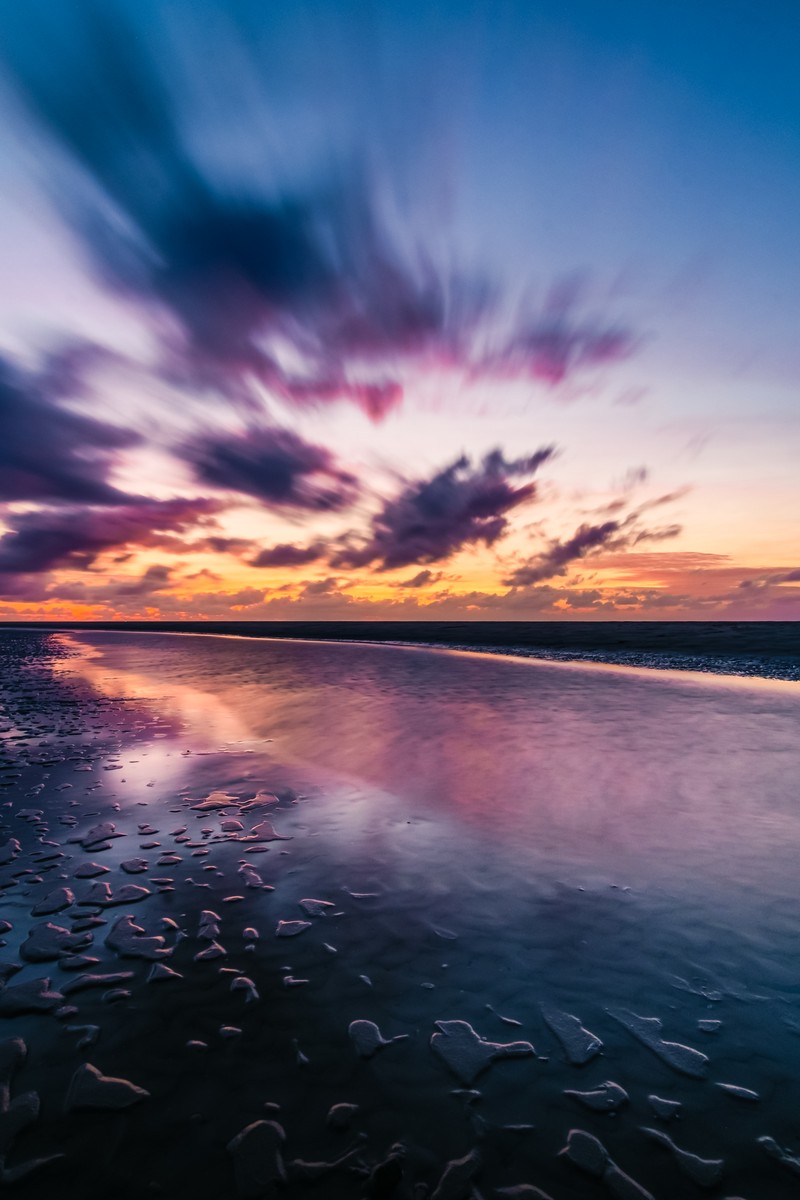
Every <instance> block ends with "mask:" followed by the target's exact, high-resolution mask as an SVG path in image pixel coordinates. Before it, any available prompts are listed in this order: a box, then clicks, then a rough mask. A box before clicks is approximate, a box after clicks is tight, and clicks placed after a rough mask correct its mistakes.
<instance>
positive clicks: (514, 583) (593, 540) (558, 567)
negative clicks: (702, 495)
mask: <svg viewBox="0 0 800 1200" xmlns="http://www.w3.org/2000/svg"><path fill="white" fill-rule="evenodd" d="M650 507H653V506H652V505H644V506H642V507H641V508H640V509H639V510H638V511H637V512H634V513H631V514H629V515H628V516H627V517H626V518H625V519H624V520H621V521H605V522H603V524H602V525H581V526H579V528H578V529H577V530H576V531H575V533H574V534H573V535H572V537H571V538H567V539H566V541H563V542H560V541H553V542H551V543H550V545H549V546H548V548H547V549H546V550H544V551H542V552H541V553H540V554H537V555H535V556H534V557H533V558H531V559H529V560H528V562H526V563H523V564H522V566H519V567H517V568H515V570H513V571H512V572H511V574H510V575H509V576H508V577H507V578H506V579H504V580H503V584H504V585H505V586H506V587H513V588H524V587H531V586H532V585H533V584H536V583H541V582H542V581H543V580H545V579H552V578H554V576H557V575H565V574H566V573H567V568H568V567H569V566H570V564H571V563H573V562H575V561H576V560H577V559H581V558H585V557H586V556H587V555H591V554H593V553H594V552H595V551H598V550H603V549H605V550H623V549H626V548H627V547H628V546H638V545H639V544H640V543H641V542H647V541H664V540H666V539H667V538H673V537H677V536H678V534H679V533H680V532H681V526H680V525H668V526H665V527H663V528H660V529H642V528H641V527H640V526H638V525H637V524H636V521H637V520H638V517H639V513H640V512H641V511H643V510H644V509H645V508H650Z"/></svg>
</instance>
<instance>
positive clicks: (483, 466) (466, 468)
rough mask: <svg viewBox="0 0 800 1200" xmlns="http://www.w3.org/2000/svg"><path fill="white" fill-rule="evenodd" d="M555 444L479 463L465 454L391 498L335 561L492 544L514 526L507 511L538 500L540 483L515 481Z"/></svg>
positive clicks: (391, 558)
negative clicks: (522, 455) (519, 455)
mask: <svg viewBox="0 0 800 1200" xmlns="http://www.w3.org/2000/svg"><path fill="white" fill-rule="evenodd" d="M554 453H555V451H554V449H553V448H552V447H547V448H545V449H542V450H539V451H537V452H536V453H535V454H533V455H530V456H529V457H527V458H520V459H516V460H513V461H507V460H506V459H505V458H504V457H503V455H502V453H501V452H500V451H499V450H493V451H492V452H491V453H490V454H487V455H486V457H485V458H484V459H483V460H482V462H480V463H479V464H478V465H477V466H474V467H473V466H472V464H471V462H470V460H469V458H467V457H466V455H463V456H462V457H461V458H458V459H456V461H455V462H454V463H452V464H451V465H450V466H449V467H445V469H444V470H443V471H438V472H437V473H436V474H435V475H434V476H433V477H432V478H431V479H423V480H415V481H413V482H409V483H407V484H406V485H405V487H403V489H402V490H401V492H400V494H399V495H398V496H395V497H393V498H392V499H389V500H386V501H385V502H384V504H383V506H382V508H381V509H380V511H379V512H377V513H376V514H375V516H374V517H373V518H372V527H371V529H370V532H369V536H368V537H367V538H366V539H365V540H358V539H357V538H355V537H354V536H351V537H350V538H349V539H347V540H346V542H345V544H343V545H342V546H341V547H340V549H339V550H338V551H336V552H335V553H334V554H333V555H332V556H331V559H330V563H331V566H333V567H334V568H339V567H344V568H348V567H364V566H369V565H374V567H375V569H377V570H379V571H391V570H394V568H396V567H407V566H410V565H412V564H416V563H419V564H420V565H424V564H426V563H435V562H441V561H443V560H445V559H447V558H449V557H450V556H451V555H453V554H455V553H456V552H457V551H458V550H461V549H462V548H463V547H464V546H467V545H470V544H474V543H477V542H481V543H483V544H484V545H485V546H492V545H494V543H495V542H496V541H497V540H498V539H499V538H501V537H502V536H503V534H504V533H505V532H506V529H507V528H508V520H507V518H506V513H508V512H510V511H511V510H512V509H514V508H517V507H518V506H519V505H521V504H524V503H526V502H527V501H529V500H532V499H533V497H534V496H535V494H536V485H535V484H534V483H532V482H528V483H523V484H520V485H518V486H515V485H513V484H512V483H511V482H510V480H511V479H512V478H513V477H515V476H522V477H524V476H526V475H527V476H530V475H533V474H535V472H536V471H537V470H538V469H539V467H540V466H541V465H542V464H543V463H545V462H547V461H548V460H549V459H550V458H552V456H553V454H554Z"/></svg>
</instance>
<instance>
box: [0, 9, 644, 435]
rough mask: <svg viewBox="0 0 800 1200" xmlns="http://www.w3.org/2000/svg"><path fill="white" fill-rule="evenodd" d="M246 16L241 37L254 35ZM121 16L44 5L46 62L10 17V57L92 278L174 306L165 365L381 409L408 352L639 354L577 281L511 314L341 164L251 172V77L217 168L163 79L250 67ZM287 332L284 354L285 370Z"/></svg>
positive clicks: (196, 384)
mask: <svg viewBox="0 0 800 1200" xmlns="http://www.w3.org/2000/svg"><path fill="white" fill-rule="evenodd" d="M62 8H64V11H63V12H62V11H61V9H62ZM228 15H229V18H230V21H231V24H232V27H233V28H234V29H235V22H236V17H234V16H233V15H231V14H228ZM239 19H240V20H241V21H242V27H241V29H240V30H239V31H238V35H239V36H241V41H242V43H243V44H244V43H247V44H248V45H251V46H252V45H255V44H256V40H254V38H253V29H252V28H251V27H249V26H248V25H247V23H246V22H244V19H243V18H239ZM128 20H130V21H131V24H130V26H129V24H128ZM128 20H126V18H125V15H124V12H123V10H122V9H121V8H120V7H116V6H113V5H111V4H108V5H105V4H91V5H90V4H84V5H80V6H77V7H76V6H74V5H68V6H58V5H56V6H55V7H52V6H51V7H50V8H49V9H48V32H49V34H50V37H51V38H52V41H53V44H57V45H58V46H59V56H58V61H56V62H54V61H53V58H52V56H51V55H48V54H45V53H43V52H42V48H41V45H40V41H39V39H38V37H36V36H34V34H33V32H32V31H33V30H34V29H35V28H36V23H35V22H33V23H31V21H30V19H25V18H20V19H15V17H14V14H13V13H11V14H10V16H9V18H8V19H7V20H6V22H5V25H6V28H5V30H4V37H3V54H4V57H5V59H6V63H7V67H8V73H9V76H10V78H11V79H12V81H13V82H14V83H15V85H16V89H17V92H18V94H19V96H20V98H21V99H22V101H23V102H24V104H25V105H26V107H27V110H28V111H29V113H30V114H31V115H32V116H33V117H34V119H35V121H36V122H37V123H38V124H39V126H40V127H42V128H44V129H45V130H46V131H47V133H48V135H49V137H50V139H51V140H52V141H53V142H54V143H55V146H56V148H57V153H56V154H55V155H54V156H53V158H52V161H51V163H50V164H49V165H50V167H51V175H52V177H53V178H54V179H55V180H56V183H55V185H54V191H56V193H57V198H58V207H59V210H60V211H61V212H66V213H68V214H69V219H70V221H71V225H72V228H73V231H74V232H75V234H76V235H77V237H78V239H79V241H80V245H81V247H82V249H83V251H84V253H85V254H86V256H87V258H88V259H89V261H90V263H92V264H93V266H94V268H95V271H96V273H97V274H98V275H99V277H100V278H101V280H102V281H103V282H104V283H105V284H107V285H108V286H110V287H112V288H114V289H116V290H117V291H121V292H122V293H124V294H125V296H126V297H127V298H133V299H135V300H136V301H138V302H139V303H141V304H143V305H145V306H147V307H148V308H149V309H150V310H151V314H157V315H160V316H162V317H163V316H166V317H167V318H168V320H167V321H166V322H164V323H163V334H164V336H163V350H164V364H163V370H165V371H166V372H168V374H169V375H170V377H171V378H172V379H174V380H177V381H180V382H183V383H184V384H185V385H186V386H187V387H191V388H192V389H193V390H195V391H197V390H198V389H202V388H203V387H211V388H214V389H216V390H219V391H221V392H222V393H223V394H225V395H226V396H228V397H229V398H231V399H236V400H237V401H239V402H243V403H247V404H250V405H251V406H254V407H260V405H261V391H262V390H263V387H265V386H266V387H267V388H268V389H270V390H272V391H273V392H275V393H277V394H278V395H279V396H281V397H282V398H283V399H285V400H287V401H290V402H294V403H297V404H308V403H319V402H325V401H329V400H335V399H340V398H345V399H349V400H350V401H352V402H354V403H356V404H358V405H359V406H360V407H361V408H362V409H363V410H364V411H365V412H367V413H368V414H369V415H370V416H372V417H374V418H379V417H381V416H383V415H385V413H386V412H388V411H389V410H390V409H391V408H392V407H393V406H394V405H396V404H397V403H398V402H399V400H400V398H401V396H402V384H401V378H402V367H403V364H404V363H407V362H408V361H409V360H414V359H424V360H425V361H431V360H435V361H437V362H440V363H441V362H446V363H451V364H455V365H457V366H459V367H462V368H465V369H467V370H468V371H471V372H473V373H476V374H486V373H489V374H494V373H497V372H500V373H506V374H509V373H510V374H517V375H523V376H528V377H533V378H536V379H538V380H540V381H542V382H544V383H545V384H547V385H550V386H557V385H559V384H561V383H563V382H564V381H565V380H566V379H568V378H570V377H572V376H573V375H575V374H577V373H580V372H582V371H584V370H586V369H591V368H595V367H597V366H600V365H603V364H605V363H608V362H611V361H613V360H617V359H620V358H624V357H625V356H627V355H628V354H629V353H630V352H631V350H632V349H633V347H634V344H635V339H634V337H633V336H632V334H631V333H630V332H629V331H628V330H627V329H626V328H625V327H623V326H622V325H620V324H618V323H615V322H608V321H606V320H605V319H599V318H589V317H587V316H582V315H581V312H582V302H581V299H580V296H579V295H578V291H577V289H576V288H575V287H574V286H573V285H572V284H569V283H568V284H566V285H563V284H562V285H561V286H559V287H558V288H557V289H555V291H554V293H553V294H552V295H551V296H550V297H549V298H548V299H547V301H546V303H545V305H544V307H543V308H540V309H539V311H535V312H533V313H531V312H530V311H525V310H522V311H520V312H518V313H517V315H516V317H515V318H514V320H513V321H512V325H511V328H508V326H507V322H506V314H507V312H508V297H507V296H501V295H500V294H499V290H498V289H497V288H496V287H494V286H492V285H491V284H490V283H489V282H487V281H486V280H483V279H474V278H466V277H465V276H464V274H463V273H460V272H458V270H448V271H444V270H442V269H441V268H437V267H436V266H435V265H434V261H433V257H432V256H431V255H430V254H427V253H426V252H425V251H424V249H419V248H414V249H410V248H408V247H405V246H401V245H400V243H399V240H398V239H397V238H396V237H394V236H392V235H391V234H390V233H389V231H388V221H387V220H386V219H384V217H383V215H382V213H381V211H380V205H379V203H378V202H377V199H376V196H375V195H374V194H373V193H372V191H371V189H370V187H369V185H368V183H367V177H366V175H365V174H364V173H363V172H362V171H360V170H354V169H353V168H352V166H351V167H350V168H349V170H348V169H342V170H340V171H339V172H338V174H337V175H336V182H335V183H334V184H329V185H327V186H323V185H320V186H317V187H316V188H307V189H306V190H305V191H304V192H299V191H294V192H292V191H290V190H287V189H286V188H283V189H281V188H278V187H276V185H275V180H274V179H270V178H269V176H268V174H267V173H266V171H265V172H264V173H263V174H262V173H261V172H260V171H259V172H254V171H253V169H252V163H253V162H254V161H263V162H264V163H268V161H269V156H268V152H267V148H266V145H265V136H264V124H265V123H264V119H263V111H262V107H261V104H262V103H263V101H264V98H263V97H259V96H258V88H257V87H256V88H255V89H254V91H253V93H252V95H251V107H248V105H247V104H243V105H242V106H241V110H240V111H239V112H238V113H237V127H236V131H235V134H234V133H233V132H232V133H231V136H230V137H229V138H228V139H227V143H226V146H225V154H224V155H222V156H220V158H221V160H223V162H224V166H223V165H222V162H220V161H218V162H216V163H215V161H214V159H213V157H212V156H211V155H209V154H203V153H202V151H201V149H200V148H199V146H200V139H198V138H197V136H196V130H194V129H193V128H192V126H191V122H190V121H187V119H186V113H185V112H184V111H183V110H182V109H181V108H180V101H179V100H178V99H177V98H176V92H175V89H174V87H173V81H174V80H175V79H181V80H182V82H183V90H184V91H187V90H188V91H189V92H190V93H191V90H192V88H193V87H194V88H196V89H197V94H205V92H206V91H207V86H208V84H207V72H208V59H209V56H210V55H213V56H214V70H215V78H216V79H217V81H218V83H219V84H222V85H223V90H224V83H225V80H226V79H227V80H229V81H230V86H231V90H232V91H235V90H236V88H237V86H238V83H239V79H240V76H241V70H242V62H241V60H240V59H239V58H238V57H233V56H231V57H230V58H228V57H226V53H227V54H230V50H229V49H228V47H229V45H230V44H231V43H229V42H227V41H226V40H225V39H222V40H221V41H219V42H218V43H216V44H214V45H211V44H210V43H209V40H208V38H207V37H203V35H202V33H198V29H197V27H196V26H195V25H194V24H193V23H192V21H191V20H188V21H187V23H186V24H185V25H183V24H181V23H180V21H179V22H177V23H176V26H175V29H174V31H173V34H174V36H173V37H172V38H170V39H164V38H162V39H161V40H158V37H157V34H156V32H155V29H156V28H157V27H156V26H154V25H151V27H150V28H149V29H148V31H147V32H148V34H149V36H146V35H143V31H142V29H141V27H140V26H139V25H138V24H136V18H135V16H134V17H133V18H132V19H131V18H128ZM259 28H260V31H261V34H260V35H263V34H264V33H265V28H264V27H260V26H259ZM234 40H235V39H234ZM176 47H177V49H176ZM257 65H258V66H259V67H260V66H261V65H262V64H257ZM65 161H68V162H69V163H70V169H69V170H68V171H67V170H65V167H64V163H65ZM76 168H77V169H76ZM245 176H246V177H247V179H248V184H247V187H246V188H245V186H244V185H243V184H242V183H241V182H238V181H239V180H241V179H242V178H244V177H245ZM78 180H80V182H78ZM151 327H153V323H151ZM167 330H168V331H169V332H167ZM479 335H480V336H479ZM279 345H280V346H283V347H284V348H285V347H286V346H289V347H290V348H291V349H292V351H293V354H292V356H291V358H292V361H293V362H294V363H295V364H296V365H295V366H294V367H293V368H292V369H291V370H290V369H288V368H287V367H286V365H285V361H286V360H285V357H283V358H282V356H281V355H280V353H279V352H278V346H279ZM479 345H480V346H482V347H484V349H483V350H481V351H477V350H476V349H475V347H476V346H479ZM486 346H491V347H492V349H491V351H489V352H486V350H485V347H486Z"/></svg>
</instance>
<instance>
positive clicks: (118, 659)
mask: <svg viewBox="0 0 800 1200" xmlns="http://www.w3.org/2000/svg"><path fill="white" fill-rule="evenodd" d="M495 649H496V648H495ZM0 655H2V684H1V685H0V698H2V704H3V709H2V720H1V721H0V742H1V743H2V758H0V804H2V808H0V891H1V893H2V902H1V903H2V908H1V909H0V920H1V921H2V925H1V926H0V928H2V929H3V932H2V935H1V936H2V941H3V942H4V944H3V945H2V947H0V979H2V981H3V987H2V989H0V1016H2V1023H3V1029H2V1041H3V1050H2V1055H0V1061H1V1062H2V1066H3V1071H4V1075H3V1076H2V1077H0V1109H2V1111H0V1158H2V1162H3V1172H4V1175H3V1178H4V1181H5V1182H6V1183H7V1184H8V1185H9V1186H11V1185H13V1187H14V1194H16V1195H19V1196H20V1197H23V1198H26V1200H27V1198H29V1197H30V1198H35V1197H39V1196H43V1195H58V1196H59V1197H63V1198H64V1200H73V1198H74V1200H78V1197H81V1198H82V1200H93V1198H94V1197H98V1198H99V1197H100V1196H108V1195H113V1196H115V1197H117V1196H119V1197H127V1196H130V1197H134V1196H136V1197H139V1196H142V1195H147V1194H154V1195H165V1196H166V1195H169V1196H172V1197H184V1196H185V1197H187V1198H188V1197H192V1198H195V1200H205V1198H206V1197H208V1200H212V1197H213V1198H216V1197H219V1196H222V1195H232V1196H233V1195H242V1196H268V1195H272V1194H285V1195H286V1196H287V1197H290V1198H291V1197H293V1196H298V1197H303V1196H306V1195H309V1196H313V1195H318V1196H323V1197H331V1198H332V1200H338V1198H339V1197H342V1198H346V1197H359V1196H376V1197H384V1196H385V1197H390V1196H397V1197H409V1198H413V1200H422V1198H423V1197H425V1196H429V1197H431V1198H432V1200H460V1198H461V1197H464V1198H465V1200H468V1198H469V1197H483V1198H488V1197H494V1196H502V1195H509V1196H519V1197H525V1196H529V1197H535V1196H540V1197H541V1196H545V1197H551V1200H566V1198H568V1197H569V1198H572V1197H574V1198H576V1200H583V1198H584V1197H585V1198H586V1200H591V1198H592V1197H602V1196H622V1197H627V1196H632V1197H635V1196H639V1197H646V1196H648V1195H649V1196H652V1197H654V1198H655V1200H660V1198H664V1200H667V1198H671V1197H677V1196H682V1195H695V1194H699V1192H698V1188H703V1189H704V1190H705V1191H706V1193H707V1194H708V1195H711V1196H718V1197H723V1198H724V1197H740V1196H741V1197H743V1198H745V1200H781V1198H783V1197H789V1196H791V1195H793V1194H794V1190H795V1189H796V1187H797V1177H798V1173H799V1172H800V1133H799V1132H798V1127H797V1121H796V1116H795V1114H796V1112H797V1107H798V1100H800V1085H798V1082H797V1081H798V1079H800V1009H798V985H797V980H798V978H799V977H800V974H799V969H800V952H799V951H798V948H797V928H798V912H797V894H796V864H797V861H798V849H799V848H800V811H798V803H797V801H798V797H797V785H796V781H797V779H798V777H800V771H799V770H798V769H799V768H800V743H798V739H797V729H798V717H799V716H800V693H799V692H798V689H797V685H796V684H795V683H792V682H788V681H785V680H781V679H769V678H763V677H759V676H758V675H757V674H755V673H752V672H750V673H746V672H740V673H738V675H737V674H734V675H730V676H728V675H724V674H716V675H712V674H707V673H704V672H702V671H694V672H684V673H683V674H681V673H679V672H677V671H674V670H661V671H659V670H653V669H649V670H644V669H638V668H637V667H636V665H635V664H634V666H633V667H630V666H626V665H624V664H620V663H617V664H616V665H613V664H612V665H609V664H608V663H606V665H603V666H598V665H592V664H587V663H578V662H571V663H569V664H567V663H562V662H545V661H534V660H532V659H530V658H526V657H517V658H511V657H505V656H502V655H500V654H496V653H495V654H494V655H492V654H486V653H481V652H469V651H466V652H458V651H453V650H448V649H441V648H435V647H427V648H421V647H418V648H410V647H404V646H397V645H367V644H361V645H357V644H353V643H352V642H351V641H345V640H342V641H341V642H338V643H330V642H325V641H312V640H302V639H294V640H284V641H280V640H277V641H274V640H266V639H253V638H246V637H231V636H220V637H214V636H205V637H196V636H194V637H193V636H176V635H175V634H171V633H168V632H163V631H161V632H159V631H156V632H151V633H147V634H145V633H141V632H135V631H130V630H122V631H117V632H109V631H102V630H76V631H67V630H64V631H60V632H56V631H52V630H36V629H19V628H17V629H9V630H5V631H2V632H0ZM662 665H663V664H662ZM6 926H8V928H6ZM43 980H46V981H48V982H46V983H43V982H42V981H43ZM15 1039H16V1041H15ZM20 1042H21V1043H23V1045H22V1046H21V1045H20V1044H19V1043H20ZM115 1081H116V1082H115ZM120 1081H122V1082H120ZM30 1093H36V1096H37V1097H38V1100H37V1101H34V1100H32V1099H30V1098H29V1097H30ZM3 1096H5V1099H2V1097H3ZM26 1097H27V1098H26ZM536 1189H538V1191H537V1190H536Z"/></svg>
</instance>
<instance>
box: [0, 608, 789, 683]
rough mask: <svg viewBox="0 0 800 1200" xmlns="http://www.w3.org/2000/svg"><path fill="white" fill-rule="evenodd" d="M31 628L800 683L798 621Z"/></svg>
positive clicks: (253, 623)
mask: <svg viewBox="0 0 800 1200" xmlns="http://www.w3.org/2000/svg"><path fill="white" fill-rule="evenodd" d="M13 624H15V623H13V622H10V623H8V625H13ZM25 625H26V627H28V628H31V627H33V628H44V629H54V628H62V629H63V628H70V629H87V630H95V629H97V630H107V629H119V630H125V631H128V632H131V633H132V632H142V631H150V632H152V633H207V634H216V635H219V634H228V635H231V636H238V637H253V638H297V639H311V640H313V641H333V642H379V643H395V644H400V645H421V646H440V647H447V648H450V649H454V650H473V651H476V650H477V651H483V652H485V653H490V654H509V655H513V656H515V657H523V658H539V659H545V660H547V659H549V660H554V661H561V662H569V661H577V662H597V663H610V664H618V665H622V666H629V667H645V668H650V669H655V670H679V671H706V672H711V673H712V674H715V675H743V676H752V677H761V678H764V679H789V680H800V622H799V621H624V622H623V621H608V622H596V621H580V622H572V621H570V622H567V621H564V622H552V621H469V622H466V621H121V622H102V621H98V622H71V623H68V624H66V625H65V624H63V623H62V624H59V623H57V622H25Z"/></svg>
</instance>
